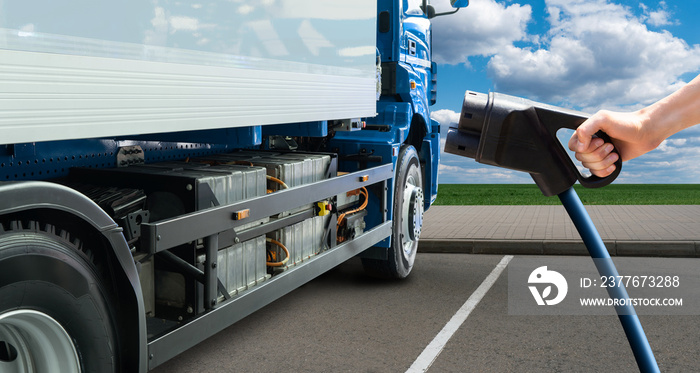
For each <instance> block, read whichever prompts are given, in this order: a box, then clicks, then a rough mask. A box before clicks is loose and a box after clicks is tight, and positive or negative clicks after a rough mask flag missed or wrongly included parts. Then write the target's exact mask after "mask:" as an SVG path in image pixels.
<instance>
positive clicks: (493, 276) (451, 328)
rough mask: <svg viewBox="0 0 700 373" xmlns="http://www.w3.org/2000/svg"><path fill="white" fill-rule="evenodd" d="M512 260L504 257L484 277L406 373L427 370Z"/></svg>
mask: <svg viewBox="0 0 700 373" xmlns="http://www.w3.org/2000/svg"><path fill="white" fill-rule="evenodd" d="M511 259H513V256H512V255H506V256H504V257H503V259H501V261H500V262H499V263H498V264H497V265H496V268H494V269H493V271H491V273H489V275H488V276H486V279H484V282H482V283H481V285H479V287H478V288H477V289H476V290H475V291H474V292H473V293H472V295H471V296H469V299H467V301H466V302H464V304H463V305H462V307H461V308H460V309H459V310H457V313H455V314H454V316H452V318H451V319H450V321H448V322H447V324H445V326H444V327H443V328H442V330H441V331H440V332H439V333H438V334H437V335H436V336H435V338H433V340H432V341H431V342H430V344H428V346H427V347H425V349H424V350H423V352H421V354H420V355H419V356H418V358H417V359H416V361H414V362H413V364H412V365H411V367H410V368H408V370H407V371H406V373H422V372H425V371H427V370H428V368H430V366H431V365H433V362H435V359H437V357H438V355H440V353H441V352H442V349H443V348H445V345H446V344H447V342H448V341H449V340H450V338H452V335H454V334H455V332H456V331H457V329H459V327H460V326H462V324H463V323H464V322H465V321H466V320H467V317H468V316H469V314H470V313H471V312H472V311H473V310H474V308H476V306H477V305H478V304H479V302H480V301H481V299H482V298H483V297H484V295H486V293H487V292H488V291H489V289H491V286H493V284H494V283H495V282H496V280H498V277H499V276H500V275H501V273H502V272H503V270H504V269H505V268H506V266H508V263H509V262H510V260H511Z"/></svg>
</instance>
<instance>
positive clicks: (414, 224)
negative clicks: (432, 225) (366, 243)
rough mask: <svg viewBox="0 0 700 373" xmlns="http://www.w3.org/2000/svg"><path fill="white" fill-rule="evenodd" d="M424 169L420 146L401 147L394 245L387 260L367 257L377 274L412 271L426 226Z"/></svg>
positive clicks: (397, 274)
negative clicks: (419, 242) (418, 150)
mask: <svg viewBox="0 0 700 373" xmlns="http://www.w3.org/2000/svg"><path fill="white" fill-rule="evenodd" d="M422 175H423V173H422V172H421V166H420V160H419V158H418V153H417V152H416V149H415V148H414V147H413V146H411V145H406V146H403V147H402V148H401V152H400V153H399V158H398V160H397V162H396V175H395V179H394V180H395V183H394V198H393V214H392V216H393V221H392V237H391V245H390V247H389V249H388V256H387V259H386V260H380V259H369V258H363V259H362V264H363V267H364V269H365V271H366V272H367V273H369V274H371V275H373V276H377V277H383V278H396V279H403V278H406V277H407V276H408V274H409V273H411V269H413V263H414V262H415V259H416V253H417V251H418V239H419V238H420V233H421V229H422V227H423V211H424V194H423V176H422Z"/></svg>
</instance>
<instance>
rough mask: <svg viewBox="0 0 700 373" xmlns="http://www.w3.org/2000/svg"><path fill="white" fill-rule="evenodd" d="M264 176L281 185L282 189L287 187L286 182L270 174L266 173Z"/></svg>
mask: <svg viewBox="0 0 700 373" xmlns="http://www.w3.org/2000/svg"><path fill="white" fill-rule="evenodd" d="M266 177H267V180H270V181H274V182H275V183H277V184H279V185H280V186H281V187H282V189H289V185H287V183H285V182H284V181H282V180H280V179H278V178H276V177H274V176H270V175H267V176H266Z"/></svg>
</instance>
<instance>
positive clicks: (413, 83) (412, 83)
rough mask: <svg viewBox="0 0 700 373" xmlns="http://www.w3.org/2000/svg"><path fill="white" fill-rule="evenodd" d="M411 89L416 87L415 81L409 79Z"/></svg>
mask: <svg viewBox="0 0 700 373" xmlns="http://www.w3.org/2000/svg"><path fill="white" fill-rule="evenodd" d="M411 89H416V82H414V81H413V80H411Z"/></svg>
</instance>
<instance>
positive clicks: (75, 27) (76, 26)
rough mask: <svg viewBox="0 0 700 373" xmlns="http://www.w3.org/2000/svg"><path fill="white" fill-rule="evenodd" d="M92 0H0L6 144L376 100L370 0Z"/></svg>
mask: <svg viewBox="0 0 700 373" xmlns="http://www.w3.org/2000/svg"><path fill="white" fill-rule="evenodd" d="M98 3H99V4H94V5H93V4H90V5H84V3H82V2H77V1H74V2H68V3H66V2H63V3H61V5H60V6H57V5H55V4H54V3H53V2H51V1H40V0H31V1H22V2H3V3H0V77H2V78H3V84H2V85H0V113H1V114H2V115H0V139H1V140H0V141H1V142H2V143H3V144H12V143H26V142H38V141H49V140H64V139H77V138H97V137H108V136H124V135H133V134H147V133H163V132H176V131H191V130H200V129H215V128H231V127H242V126H253V125H266V124H280V123H293V122H310V121H318V120H329V119H344V118H359V117H368V116H373V115H374V114H375V112H376V109H375V101H376V60H375V55H376V47H375V44H376V42H375V38H376V36H375V29H376V20H375V14H374V9H376V2H375V1H374V0H362V3H363V4H360V5H358V4H356V2H353V4H352V6H348V4H346V2H345V1H341V0H335V1H326V2H320V3H319V2H315V1H311V0H294V1H292V0H287V1H282V2H281V3H280V2H277V3H279V4H277V3H274V4H272V5H265V4H263V3H255V2H254V3H247V4H238V3H232V2H227V1H214V2H210V3H208V4H190V3H182V2H170V1H166V2H159V3H158V4H155V5H154V4H153V3H151V2H142V1H127V2H107V1H100V2H98ZM71 4H72V5H73V6H71ZM36 9H42V11H41V12H37V11H36ZM49 9H50V10H51V11H47V10H49ZM343 9H345V10H346V11H341V10H343ZM350 33H351V35H352V37H349V36H348V35H349V34H350Z"/></svg>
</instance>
